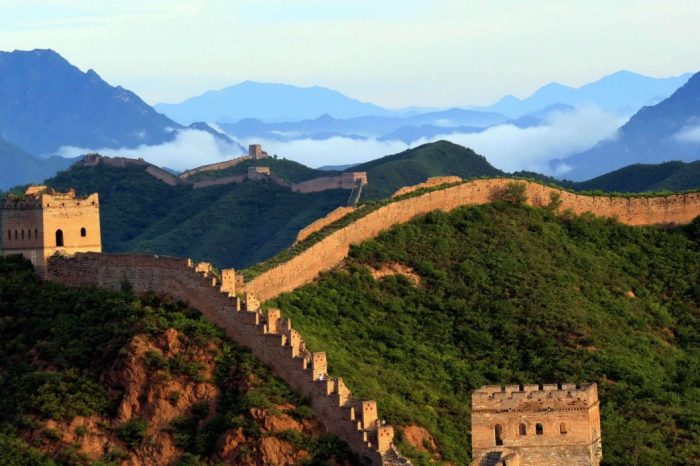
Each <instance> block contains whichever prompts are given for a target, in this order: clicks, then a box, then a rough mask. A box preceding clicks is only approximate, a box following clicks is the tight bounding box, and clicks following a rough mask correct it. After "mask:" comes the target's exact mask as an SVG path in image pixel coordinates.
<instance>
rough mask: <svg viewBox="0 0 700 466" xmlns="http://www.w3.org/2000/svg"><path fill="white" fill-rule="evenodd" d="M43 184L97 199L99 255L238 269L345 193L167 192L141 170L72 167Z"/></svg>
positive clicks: (290, 237) (229, 188) (252, 186)
mask: <svg viewBox="0 0 700 466" xmlns="http://www.w3.org/2000/svg"><path fill="white" fill-rule="evenodd" d="M47 183H48V184H49V185H50V186H52V187H55V188H57V189H59V190H66V189H69V188H71V187H73V188H75V189H76V191H77V192H78V193H79V194H88V193H92V192H98V193H99V194H100V204H101V205H100V214H101V224H102V242H103V246H104V250H105V251H106V252H138V253H148V252H152V253H157V254H167V255H174V256H180V257H191V258H193V259H197V260H206V261H211V262H214V263H216V264H217V265H219V266H227V267H228V266H233V267H237V268H238V267H244V266H246V265H249V264H252V263H255V262H257V261H260V260H263V259H265V258H267V257H270V256H272V255H274V254H275V253H276V252H278V251H279V250H281V249H283V248H285V247H287V246H289V245H290V244H291V243H293V242H294V239H295V238H296V234H297V232H298V231H299V230H300V229H301V228H303V227H305V226H306V225H308V224H309V223H311V222H312V221H314V220H316V219H317V218H319V217H323V216H324V215H326V214H327V213H328V212H330V211H331V210H333V209H335V208H336V207H338V206H340V205H344V204H345V203H346V201H347V191H342V190H334V191H323V192H320V193H311V194H300V193H293V192H291V191H290V190H289V188H284V187H281V186H278V185H276V184H274V183H269V182H265V181H256V182H247V183H243V184H233V185H225V186H213V187H210V188H205V189H192V188H191V187H190V186H174V187H173V186H169V185H167V184H165V183H162V182H161V181H158V180H157V179H155V178H153V177H152V176H150V175H149V174H147V173H145V172H144V170H143V168H142V167H126V168H117V167H109V166H105V165H99V166H97V167H73V168H72V169H71V170H68V171H66V172H62V173H59V174H58V175H57V176H56V177H54V178H52V179H50V180H48V182H47Z"/></svg>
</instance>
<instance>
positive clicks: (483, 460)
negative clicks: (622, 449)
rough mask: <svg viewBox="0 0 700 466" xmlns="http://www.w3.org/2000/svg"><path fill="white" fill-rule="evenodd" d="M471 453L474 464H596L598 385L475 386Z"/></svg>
mask: <svg viewBox="0 0 700 466" xmlns="http://www.w3.org/2000/svg"><path fill="white" fill-rule="evenodd" d="M472 455H473V458H474V462H473V463H472V464H473V465H479V466H482V465H499V466H559V465H567V466H598V465H599V464H600V461H601V458H602V443H601V432H600V407H599V403H598V387H597V385H596V384H582V385H581V387H580V388H577V387H576V385H575V384H562V385H561V387H560V386H558V385H557V384H550V385H547V384H545V385H544V386H542V387H540V386H539V385H525V386H524V387H523V388H522V389H521V388H520V386H519V385H508V386H506V387H505V389H504V388H502V387H501V386H500V385H494V386H491V385H489V386H485V387H482V388H480V389H478V390H476V391H474V392H473V393H472Z"/></svg>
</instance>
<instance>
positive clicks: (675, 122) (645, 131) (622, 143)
mask: <svg viewBox="0 0 700 466" xmlns="http://www.w3.org/2000/svg"><path fill="white" fill-rule="evenodd" d="M699 118H700V73H698V74H696V75H694V76H693V77H691V78H690V80H689V81H688V82H687V83H686V84H685V85H684V86H683V87H681V88H680V89H678V90H677V91H676V92H675V93H674V94H673V95H671V97H669V98H668V99H666V100H664V101H662V102H661V103H659V104H657V105H654V106H653V107H644V108H642V109H641V110H640V111H639V112H637V114H636V115H634V116H633V117H632V118H631V119H630V120H629V121H628V122H627V123H626V124H625V125H624V126H622V127H621V128H620V129H619V130H618V132H617V134H616V135H615V138H613V139H610V140H606V141H602V142H599V143H598V144H596V146H594V147H593V148H592V149H590V150H588V151H586V152H582V153H580V154H576V155H572V156H571V157H568V158H566V159H564V160H563V161H558V162H557V161H555V162H554V163H553V165H555V166H556V165H559V168H564V167H566V168H569V171H566V172H565V173H563V175H562V176H565V177H567V178H570V179H573V180H575V181H581V180H585V179H587V178H591V177H594V176H598V175H601V174H603V173H606V172H609V171H611V170H615V169H618V168H621V167H624V166H626V165H631V164H636V163H659V162H666V161H669V160H681V161H684V162H690V161H694V160H698V159H700V130H699V129H698V123H697V122H698V119H699Z"/></svg>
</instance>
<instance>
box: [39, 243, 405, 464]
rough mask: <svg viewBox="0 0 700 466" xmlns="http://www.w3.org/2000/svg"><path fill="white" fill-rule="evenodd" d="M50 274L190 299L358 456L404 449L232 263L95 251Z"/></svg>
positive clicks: (372, 406) (378, 456)
mask: <svg viewBox="0 0 700 466" xmlns="http://www.w3.org/2000/svg"><path fill="white" fill-rule="evenodd" d="M48 279H49V280H53V281H58V282H61V283H65V284H69V285H98V286H101V287H105V288H110V289H115V290H116V289H120V287H123V286H124V284H125V283H127V282H128V283H129V284H130V286H131V288H132V289H133V291H134V292H136V293H140V292H147V291H154V292H157V293H162V294H167V295H170V296H172V297H173V298H175V299H182V300H183V301H186V302H188V303H189V304H190V305H191V306H193V307H195V308H196V309H198V310H199V311H200V312H202V314H203V315H204V316H205V317H206V318H207V319H208V320H210V321H212V322H214V323H216V324H217V325H219V326H221V327H222V328H223V329H224V330H225V331H226V333H227V334H228V335H229V336H230V337H231V338H232V339H233V340H234V341H236V342H237V343H239V344H240V345H242V346H245V347H247V348H249V349H250V350H251V352H252V353H253V355H255V357H256V358H258V359H259V360H260V361H262V362H263V363H264V364H266V365H267V366H269V367H270V368H271V370H272V372H273V373H274V374H275V375H276V376H278V377H280V378H281V379H282V380H284V381H285V382H287V383H288V384H289V385H290V386H291V387H292V388H293V389H294V390H295V391H296V392H297V393H299V394H300V395H301V396H303V397H306V398H308V399H309V400H310V401H311V406H312V408H313V410H314V413H315V415H316V416H317V418H318V419H319V420H320V421H321V422H322V423H323V424H324V426H325V428H326V430H327V431H328V432H329V433H332V434H334V435H336V436H338V437H339V438H341V439H342V440H344V441H345V442H346V443H347V444H348V445H349V446H350V448H351V449H352V450H353V451H354V452H355V453H357V454H358V455H359V456H361V457H364V458H366V459H368V460H369V461H370V462H371V463H372V464H376V465H384V464H390V463H385V459H384V458H385V456H387V455H389V456H391V457H392V458H393V457H394V456H395V455H396V454H397V453H396V452H395V451H394V450H393V449H392V443H393V439H394V429H393V427H392V426H389V425H387V424H386V423H384V422H383V421H382V420H381V419H380V418H379V415H378V408H377V403H376V401H372V400H361V399H358V398H355V397H354V396H353V394H352V392H351V391H350V389H349V388H348V387H347V385H346V384H345V382H344V381H343V379H342V378H336V377H331V376H330V375H329V374H328V360H327V356H326V353H325V352H312V351H309V349H308V347H307V345H306V343H305V342H304V339H303V338H302V336H301V334H300V333H299V331H297V330H296V329H295V328H294V327H293V326H292V321H291V320H290V319H289V318H286V317H284V316H283V315H282V313H281V311H280V310H279V309H269V310H267V311H266V312H263V311H262V310H261V308H260V303H259V301H258V300H256V299H255V297H254V296H253V295H251V294H250V293H247V294H246V293H242V294H241V293H238V294H237V293H236V292H237V291H239V290H237V289H236V283H237V278H236V273H235V271H234V270H233V269H224V270H222V271H221V277H220V278H218V277H217V276H215V275H214V274H213V267H212V266H211V264H208V263H194V262H192V261H191V260H184V259H177V258H169V257H160V256H132V255H109V254H91V253H88V254H77V255H75V256H73V257H54V258H51V259H50V261H49V267H48ZM242 296H244V297H245V298H244V299H243V298H242ZM391 464H393V463H391ZM402 464H410V463H406V462H404V463H402Z"/></svg>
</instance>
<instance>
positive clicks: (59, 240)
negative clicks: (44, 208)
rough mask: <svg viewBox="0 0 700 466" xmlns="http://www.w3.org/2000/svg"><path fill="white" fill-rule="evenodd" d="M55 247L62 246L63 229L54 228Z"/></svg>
mask: <svg viewBox="0 0 700 466" xmlns="http://www.w3.org/2000/svg"><path fill="white" fill-rule="evenodd" d="M56 247H57V248H60V247H63V230H56Z"/></svg>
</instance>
